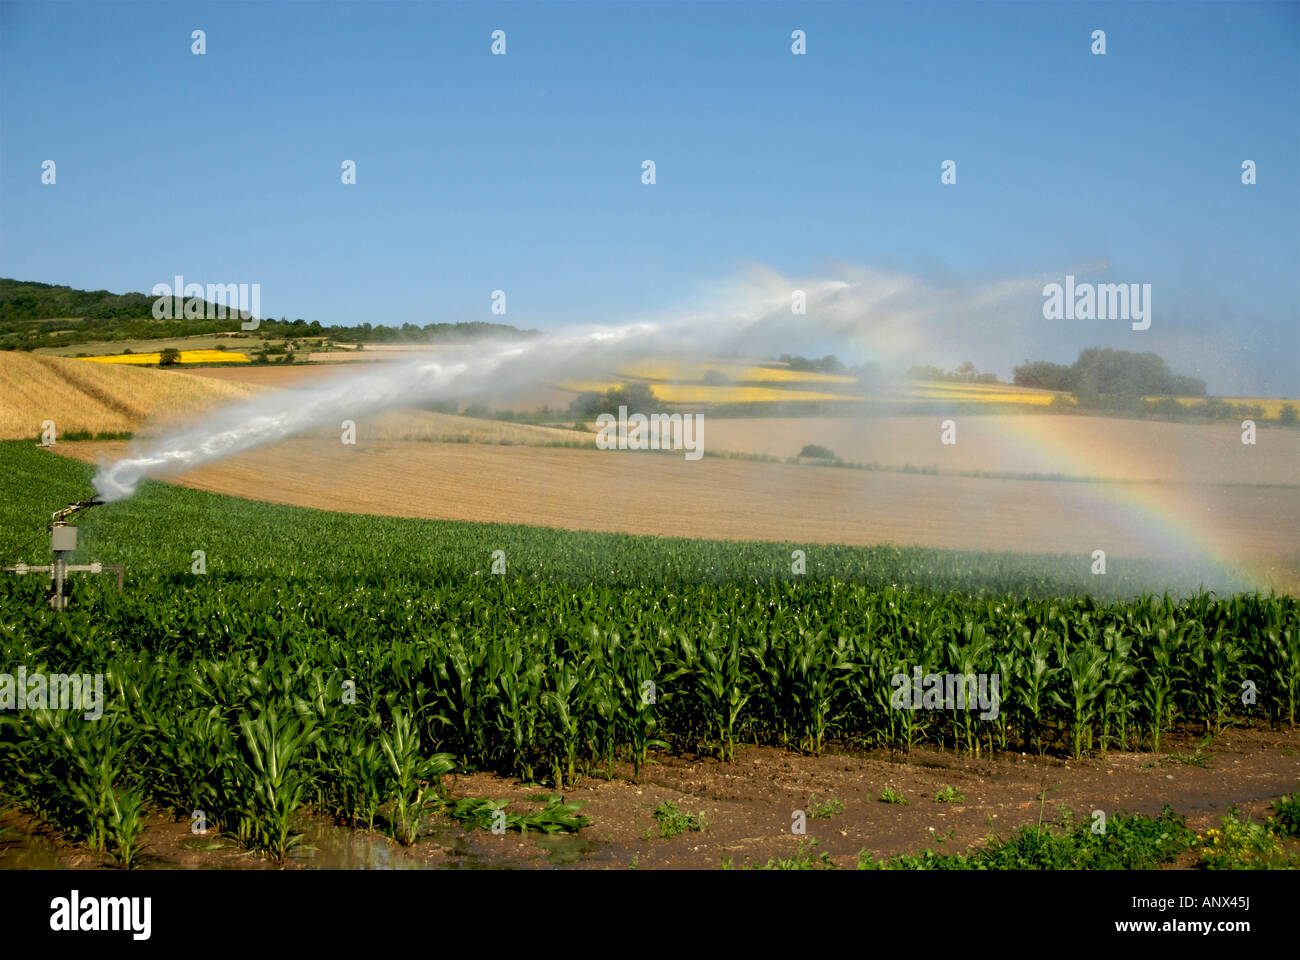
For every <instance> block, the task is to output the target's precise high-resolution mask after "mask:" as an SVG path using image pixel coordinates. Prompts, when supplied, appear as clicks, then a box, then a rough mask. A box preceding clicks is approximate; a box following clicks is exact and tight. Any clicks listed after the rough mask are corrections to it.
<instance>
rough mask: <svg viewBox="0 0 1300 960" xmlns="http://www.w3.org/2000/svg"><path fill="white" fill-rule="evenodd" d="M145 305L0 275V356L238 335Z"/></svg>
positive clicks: (232, 326)
mask: <svg viewBox="0 0 1300 960" xmlns="http://www.w3.org/2000/svg"><path fill="white" fill-rule="evenodd" d="M205 303H206V301H205ZM153 304H154V297H152V296H148V295H146V294H143V293H110V292H109V291H107V290H76V289H74V288H72V287H63V286H56V285H54V284H48V283H35V282H31V281H24V280H12V279H7V278H3V277H0V350H32V349H35V348H37V347H58V346H65V345H67V344H70V343H86V342H89V341H102V340H155V339H160V338H173V337H190V336H197V335H201V334H213V333H220V332H222V331H226V330H238V329H239V319H238V318H237V317H234V318H230V317H228V318H227V319H225V320H188V319H177V320H155V319H154V317H153ZM179 312H180V311H179V310H177V311H174V312H173V313H174V315H175V314H179ZM205 312H207V311H206V310H205ZM257 333H258V335H260V336H263V337H266V338H270V339H275V338H281V337H302V336H317V337H319V336H326V337H330V338H332V339H335V340H340V341H344V342H348V343H357V342H363V343H372V342H385V343H393V342H410V343H428V342H434V341H437V342H448V341H457V340H474V339H478V338H479V337H484V336H500V335H503V334H509V335H515V336H521V335H529V334H533V333H536V331H532V330H519V329H518V328H516V327H513V326H510V325H508V324H502V323H482V322H477V321H476V322H470V323H431V324H426V325H424V326H417V325H416V324H412V323H404V324H402V325H400V326H393V327H390V326H385V325H383V324H378V325H375V326H372V325H371V324H369V323H363V324H358V325H356V326H350V327H348V326H333V327H328V326H327V327H322V326H321V325H320V323H319V322H318V321H312V322H311V323H308V322H307V321H305V320H302V319H297V320H293V321H290V320H288V319H287V318H283V317H282V318H281V319H280V320H270V319H263V320H262V322H261V324H260V325H259V326H258V329H257Z"/></svg>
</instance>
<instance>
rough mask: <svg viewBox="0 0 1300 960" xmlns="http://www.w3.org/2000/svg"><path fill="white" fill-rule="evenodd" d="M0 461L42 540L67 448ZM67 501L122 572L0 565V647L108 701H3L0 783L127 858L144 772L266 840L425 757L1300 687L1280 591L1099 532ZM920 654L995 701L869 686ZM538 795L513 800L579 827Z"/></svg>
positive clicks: (1272, 699) (495, 762)
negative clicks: (897, 693)
mask: <svg viewBox="0 0 1300 960" xmlns="http://www.w3.org/2000/svg"><path fill="white" fill-rule="evenodd" d="M0 463H2V464H3V467H4V469H3V471H2V472H0V490H2V491H3V502H2V504H0V557H2V558H3V560H4V562H5V563H11V562H13V561H14V560H24V561H27V562H44V560H45V559H46V558H47V556H48V554H47V552H46V551H47V547H48V540H47V536H48V534H47V533H46V530H45V524H46V522H47V521H48V518H49V513H50V511H52V510H54V509H57V508H59V507H62V506H65V505H66V504H68V503H69V502H72V501H74V500H79V499H82V498H84V497H86V496H87V495H88V494H89V492H90V490H89V477H90V474H91V472H92V468H89V467H87V466H85V465H83V464H81V463H78V462H75V461H71V460H65V459H63V458H60V457H56V456H52V455H51V454H49V453H47V452H43V451H39V450H36V449H34V448H33V447H32V446H31V445H30V444H27V443H6V444H0ZM436 495H437V491H436V490H431V491H430V496H436ZM79 529H80V531H81V544H80V546H81V549H80V551H79V554H78V558H79V559H78V562H83V561H85V560H90V559H98V560H102V561H104V562H125V563H126V564H127V570H128V573H127V586H126V590H125V591H124V592H123V593H122V594H120V595H119V594H118V593H117V592H116V591H115V589H114V586H113V584H112V583H111V582H110V581H111V578H109V577H94V578H91V577H84V578H80V579H76V580H75V581H74V586H73V592H72V596H73V599H72V606H71V607H70V608H69V609H68V610H67V611H64V612H62V613H56V612H54V611H52V610H50V609H49V608H48V606H46V605H45V603H44V590H45V587H46V585H47V581H45V580H42V579H41V578H39V577H37V576H29V577H15V576H10V575H2V576H0V672H7V673H10V674H13V673H14V672H15V671H16V670H17V669H18V668H19V667H20V666H22V667H25V669H26V671H27V673H28V674H33V673H37V672H43V673H46V674H52V673H79V674H103V675H104V676H105V678H106V690H105V701H104V704H103V715H102V717H100V718H98V719H87V718H86V717H85V716H84V715H83V713H82V712H80V711H71V710H49V709H35V710H31V709H29V710H25V711H13V710H9V711H0V768H2V769H3V770H4V776H3V777H2V778H0V794H3V798H4V799H5V800H7V801H9V802H11V803H13V804H14V805H17V806H18V807H20V808H22V809H24V810H27V811H29V812H31V813H33V814H35V815H37V816H39V817H40V818H41V819H42V820H44V821H45V822H47V823H48V824H50V825H52V826H54V827H56V828H57V829H59V830H61V831H63V832H65V833H66V834H67V835H68V836H70V837H72V838H74V839H76V840H78V841H81V842H85V843H87V844H88V845H90V846H91V847H92V848H95V849H101V850H106V851H108V852H110V853H112V854H113V855H114V856H115V857H116V858H117V859H118V862H119V863H121V864H122V865H123V866H128V865H130V862H131V859H132V856H133V852H134V850H135V844H136V842H137V838H138V833H139V829H140V818H141V811H142V809H144V806H145V805H146V804H151V805H153V806H154V807H156V808H160V809H164V810H168V811H172V812H174V813H175V814H176V815H177V816H178V817H182V818H185V817H189V816H190V815H191V814H192V812H193V811H196V810H202V811H204V814H205V816H206V817H207V819H208V821H209V823H210V825H213V826H217V827H219V828H220V829H222V830H223V831H226V832H228V833H230V834H233V835H234V836H237V837H238V838H239V839H241V840H242V841H244V842H245V843H247V844H248V845H250V846H254V847H257V848H259V849H263V850H265V851H267V852H268V854H269V855H271V856H272V857H273V858H276V859H283V858H284V856H285V855H286V854H287V851H288V850H289V849H290V848H291V847H292V845H293V843H294V842H295V839H294V832H293V821H294V818H295V816H297V815H298V814H299V813H300V812H301V811H302V810H303V809H304V808H308V809H311V810H314V811H317V812H319V813H323V814H327V815H330V816H332V817H334V818H335V819H336V820H337V821H339V822H341V823H347V824H352V825H364V826H375V825H376V824H377V823H380V824H384V825H386V827H387V829H389V830H390V832H392V833H393V835H394V836H395V837H396V838H398V839H401V840H402V841H403V842H410V841H411V840H413V839H414V838H415V836H416V835H417V834H418V826H419V818H420V817H421V816H422V815H424V814H425V813H427V812H429V811H431V810H436V809H440V808H443V807H446V806H447V805H448V804H450V803H451V802H452V801H451V799H450V797H449V795H448V790H447V777H448V775H449V774H450V773H451V772H452V771H453V770H461V771H470V770H490V771H495V772H498V773H501V774H504V775H510V776H516V777H520V778H522V779H524V780H526V781H536V782H541V783H545V784H547V785H548V786H549V787H552V788H554V789H557V790H564V789H566V788H568V787H570V786H572V785H573V784H575V783H576V782H578V781H579V780H580V779H581V778H583V777H584V776H586V775H589V774H591V773H593V772H597V771H599V772H602V773H604V774H605V775H609V774H610V773H611V772H612V771H614V770H615V767H616V765H617V767H618V771H619V772H620V774H621V775H630V776H633V777H635V776H639V774H640V771H641V769H642V767H643V765H644V764H645V763H646V762H647V760H648V759H649V758H650V757H651V756H652V755H653V754H654V753H656V752H659V751H680V752H687V753H695V752H705V753H712V754H713V755H715V756H717V757H719V758H721V759H723V760H729V759H731V758H732V757H733V755H734V750H735V746H736V744H737V743H759V744H769V745H775V746H779V747H783V748H786V749H789V750H799V751H807V752H812V753H818V752H821V751H822V750H824V749H825V748H827V746H828V745H830V744H832V743H838V744H846V745H851V746H854V747H860V748H888V749H891V750H896V751H902V752H906V751H908V750H909V749H911V748H913V747H917V746H919V745H922V744H925V745H932V746H938V747H941V748H944V749H949V750H957V751H962V752H969V753H980V754H984V755H987V754H990V753H992V754H996V753H999V752H1002V751H1034V752H1041V753H1051V754H1057V755H1069V756H1082V755H1090V754H1096V753H1099V752H1104V751H1106V750H1111V749H1128V750H1133V749H1151V750H1158V749H1159V746H1160V742H1161V738H1162V737H1165V736H1167V735H1168V734H1169V733H1170V732H1171V731H1174V730H1183V729H1191V730H1195V731H1201V730H1205V731H1210V732H1213V731H1217V730H1219V729H1222V728H1223V727H1225V726H1227V725H1231V724H1240V723H1272V724H1291V725H1293V724H1294V723H1295V714H1296V702H1297V698H1300V606H1298V605H1297V601H1296V600H1295V598H1292V597H1286V596H1260V595H1254V594H1232V595H1223V596H1219V595H1214V594H1210V593H1203V592H1194V591H1195V587H1196V582H1194V581H1187V580H1178V579H1175V578H1176V577H1177V576H1178V574H1177V573H1176V572H1175V571H1173V570H1165V571H1159V575H1160V576H1162V577H1166V578H1167V579H1166V581H1165V582H1168V583H1171V584H1177V585H1178V587H1179V589H1180V590H1186V591H1188V593H1187V595H1185V596H1181V595H1180V598H1175V596H1166V595H1162V596H1152V595H1146V594H1141V593H1139V592H1138V591H1139V590H1140V585H1141V584H1142V583H1143V582H1145V580H1146V579H1147V578H1149V577H1151V576H1152V575H1153V573H1152V568H1151V567H1150V566H1146V565H1142V564H1137V563H1130V564H1127V565H1126V564H1125V563H1124V562H1123V561H1121V560H1116V562H1114V563H1113V564H1112V569H1113V572H1112V573H1111V574H1109V575H1107V576H1106V577H1105V578H1094V577H1092V576H1091V575H1090V574H1089V572H1088V568H1087V563H1086V558H1085V559H1081V558H1077V557H1073V558H1072V557H1056V558H1043V557H1029V556H1016V555H994V556H990V555H977V554H962V553H953V552H944V551H936V550H922V549H902V548H895V547H877V548H848V547H820V546H801V545H799V544H773V543H743V544H732V543H720V542H713V541H686V540H667V539H655V538H638V537H630V536H621V535H607V534H588V533H579V532H571V531H556V530H546V529H538V528H526V527H507V526H496V525H475V524H459V523H450V522H432V521H414V520H399V519H393V518H384V517H362V516H351V515H339V514H329V513H324V512H319V511H312V510H305V509H298V508H289V507H280V506H274V505H268V504H264V503H258V502H252V501H242V500H236V499H232V498H225V497H220V496H215V495H209V494H204V493H200V492H196V491H192V490H186V489H182V488H177V487H170V486H167V485H163V484H148V485H146V486H144V487H143V488H142V490H141V492H140V493H139V494H137V495H136V496H135V497H133V498H131V499H129V500H126V501H123V502H121V503H116V504H110V505H107V506H104V507H100V508H97V509H96V510H94V511H91V512H90V513H88V514H86V515H85V518H84V520H82V522H81V523H80V524H79ZM796 549H804V550H806V551H807V570H808V572H807V574H806V575H796V574H792V573H791V572H790V556H791V552H792V551H793V550H796ZM196 550H202V551H204V554H205V562H206V573H203V574H196V573H193V572H191V568H192V564H193V563H194V560H193V558H192V554H193V551H196ZM497 550H500V551H504V553H505V556H506V561H507V573H506V574H504V575H495V574H493V573H491V569H492V554H493V551H497ZM1099 580H1103V581H1104V587H1101V586H1099V583H1098V581H1099ZM918 667H919V668H920V669H921V670H922V672H923V673H926V674H929V673H938V674H956V675H962V676H966V675H972V674H989V675H993V674H995V675H997V676H998V677H999V679H1000V704H999V709H998V711H997V713H996V716H994V717H990V718H988V719H981V718H980V715H979V713H978V712H977V711H974V710H951V709H939V710H900V709H896V708H894V707H893V706H892V705H891V694H892V693H893V687H892V685H891V679H892V678H893V677H894V676H895V675H897V674H903V675H907V676H911V675H912V673H913V671H914V669H915V668H918ZM1243 685H1247V686H1249V687H1251V688H1253V690H1254V691H1255V694H1254V702H1253V703H1249V702H1243V690H1244V689H1245V687H1244V686H1243ZM1245 699H1246V700H1249V699H1251V698H1250V697H1246V698H1245ZM559 802H560V801H559V798H558V797H557V798H556V799H555V800H554V802H553V803H552V805H551V806H548V807H547V811H551V810H554V811H555V813H554V816H553V817H552V816H551V814H550V813H547V815H546V816H543V817H541V818H540V820H539V821H538V822H539V823H551V822H552V821H553V824H554V828H556V829H559V828H561V827H563V828H565V829H570V828H576V826H577V825H578V821H579V819H580V818H577V817H576V814H575V811H574V810H572V809H568V808H562V807H559V806H555V804H556V803H559ZM484 810H488V808H484ZM480 812H481V811H478V807H475V810H474V811H471V812H470V813H466V812H465V811H462V813H464V816H463V817H462V818H461V819H466V818H470V819H474V818H478V817H479V816H480ZM490 812H491V811H490V810H488V813H486V814H483V816H484V817H485V818H486V817H487V816H488V815H489V814H490ZM471 813H472V816H471ZM548 818H550V819H548Z"/></svg>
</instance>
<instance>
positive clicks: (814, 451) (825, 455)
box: [799, 443, 839, 460]
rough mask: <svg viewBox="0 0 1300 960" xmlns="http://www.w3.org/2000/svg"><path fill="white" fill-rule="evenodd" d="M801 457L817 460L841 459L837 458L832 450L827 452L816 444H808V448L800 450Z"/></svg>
mask: <svg viewBox="0 0 1300 960" xmlns="http://www.w3.org/2000/svg"><path fill="white" fill-rule="evenodd" d="M799 456H801V457H809V458H812V459H815V460H838V459H839V457H837V456H835V454H834V453H832V452H831V451H830V450H827V449H826V448H825V447H819V446H818V445H817V444H815V443H810V444H808V446H806V447H804V448H803V449H802V450H800V451H799Z"/></svg>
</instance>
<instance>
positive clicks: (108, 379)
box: [0, 351, 252, 440]
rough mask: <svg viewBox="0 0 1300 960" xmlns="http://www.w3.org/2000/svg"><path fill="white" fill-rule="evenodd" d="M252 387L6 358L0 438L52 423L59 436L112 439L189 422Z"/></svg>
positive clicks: (0, 360)
mask: <svg viewBox="0 0 1300 960" xmlns="http://www.w3.org/2000/svg"><path fill="white" fill-rule="evenodd" d="M251 392H252V390H251V388H249V387H247V386H244V385H242V384H238V383H219V382H215V381H211V380H202V379H196V378H192V377H188V376H185V375H184V374H180V373H176V372H173V371H170V370H141V369H136V368H134V367H130V366H119V365H115V364H103V363H88V362H86V361H85V360H70V359H65V358H63V357H49V356H40V355H34V354H29V353H20V352H17V351H11V352H6V353H0V439H3V440H16V439H21V438H23V437H35V436H37V435H38V434H40V432H41V423H42V422H43V421H45V420H53V421H54V423H55V427H56V429H57V430H58V432H59V433H60V434H64V433H70V432H73V431H79V430H88V431H90V432H91V433H114V432H125V431H131V430H136V429H138V428H139V427H140V426H142V425H143V424H145V423H148V422H160V423H165V422H167V421H169V420H171V419H173V418H176V417H179V416H185V417H187V418H188V417H190V416H192V415H193V414H194V413H196V412H200V411H203V410H207V409H209V408H211V407H215V406H218V405H220V404H222V403H226V402H229V401H231V400H237V399H239V398H241V397H245V396H248V395H249V394H250V393H251Z"/></svg>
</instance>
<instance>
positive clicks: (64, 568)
mask: <svg viewBox="0 0 1300 960" xmlns="http://www.w3.org/2000/svg"><path fill="white" fill-rule="evenodd" d="M101 503H103V501H102V500H82V501H80V502H79V503H73V504H70V505H69V506H67V507H64V508H63V509H62V510H56V511H54V514H53V516H52V517H51V518H50V550H51V551H53V553H54V562H53V563H50V564H43V565H41V566H29V565H28V564H25V563H16V564H14V565H13V566H12V567H0V570H4V571H7V572H9V573H16V574H18V576H20V577H21V576H24V575H25V574H28V573H48V574H49V575H50V580H51V586H50V593H49V596H50V606H51V607H53V608H54V609H55V610H63V609H66V607H67V606H68V596H67V594H66V593H64V590H63V586H64V583H65V582H66V581H67V576H68V574H69V573H103V572H105V571H107V570H111V571H114V572H115V573H116V574H117V589H118V592H119V593H120V592H121V590H122V581H123V578H124V577H125V575H126V565H125V564H121V563H100V562H99V561H98V560H95V561H92V562H91V563H68V555H69V554H71V553H72V552H73V551H74V550H76V549H77V528H76V527H70V526H68V521H69V520H70V519H72V517H74V516H75V515H76V514H78V513H80V512H81V511H83V510H88V509H89V508H90V507H97V506H99V505H100V504H101Z"/></svg>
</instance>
